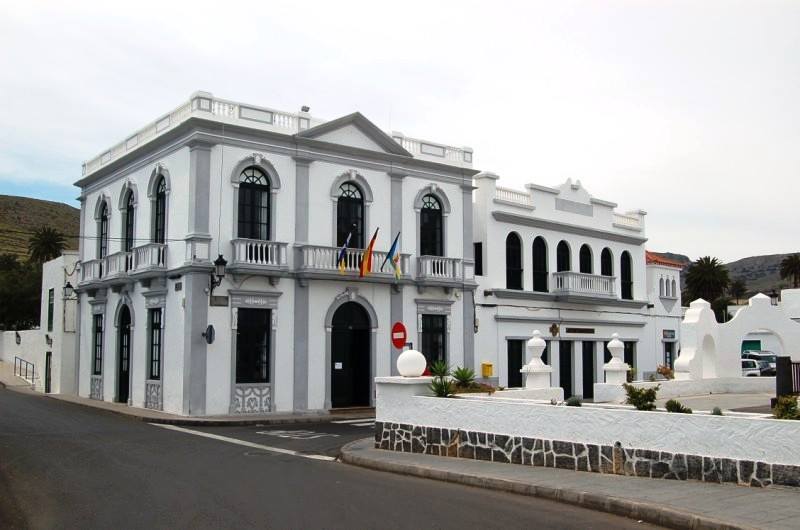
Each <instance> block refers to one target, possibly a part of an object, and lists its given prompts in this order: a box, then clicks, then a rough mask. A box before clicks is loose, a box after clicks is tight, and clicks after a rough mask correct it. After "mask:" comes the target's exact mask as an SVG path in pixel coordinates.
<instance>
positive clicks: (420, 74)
mask: <svg viewBox="0 0 800 530" xmlns="http://www.w3.org/2000/svg"><path fill="white" fill-rule="evenodd" d="M0 50H3V51H2V52H0V101H2V109H0V194H14V195H26V196H32V197H37V198H44V199H50V200H57V201H62V202H67V203H70V204H73V205H75V206H77V202H76V201H75V198H76V197H77V195H78V193H79V192H78V189H77V188H75V187H73V186H72V183H73V182H75V181H76V180H78V178H79V177H80V171H81V163H82V161H84V160H86V159H89V158H92V157H94V156H95V155H97V154H99V153H100V152H101V151H103V150H104V149H106V148H108V147H110V146H111V145H113V144H115V143H117V142H119V141H120V140H122V139H124V138H125V137H126V136H127V135H129V134H130V133H131V132H133V131H135V130H136V129H138V128H140V127H142V126H143V125H145V124H147V123H148V122H151V121H152V120H154V119H155V118H157V117H159V116H160V115H162V114H164V113H166V112H167V111H169V110H171V109H173V108H174V107H176V106H178V104H180V103H181V102H183V101H185V100H187V99H188V97H189V95H190V94H191V93H192V92H194V91H197V90H205V91H208V92H211V93H213V94H214V95H215V96H218V97H222V98H225V99H230V100H234V101H241V102H248V103H252V104H255V105H263V106H267V107H272V108H277V109H282V110H288V111H296V110H299V108H300V107H301V106H302V105H308V106H310V107H311V113H312V115H314V116H316V117H320V118H324V119H333V118H336V117H339V116H341V115H344V114H348V113H350V112H353V111H356V110H358V111H360V112H361V113H363V114H364V115H365V116H367V117H368V118H369V119H371V120H372V121H374V122H375V123H376V124H377V125H378V126H379V127H381V128H383V129H384V130H387V131H392V130H394V131H401V132H403V133H405V134H406V135H409V136H414V137H421V138H425V139H429V140H432V141H437V142H441V143H446V144H450V145H455V146H470V147H472V148H473V149H474V150H475V157H474V167H476V168H478V169H481V170H486V171H491V172H494V173H496V174H498V175H499V176H500V179H501V180H500V182H499V184H500V185H504V186H508V187H513V188H518V189H522V187H523V185H524V184H526V183H528V182H534V183H537V184H543V185H549V186H554V185H557V184H559V183H561V182H563V181H565V180H566V179H567V178H572V179H580V180H581V182H582V183H583V185H584V186H585V187H586V188H587V189H588V190H589V192H590V193H591V194H592V195H593V196H595V197H597V198H600V199H605V200H610V201H613V202H616V203H618V204H619V209H620V210H622V211H624V210H629V209H643V210H645V211H647V213H648V215H647V218H646V225H647V229H646V230H647V237H648V238H649V241H648V243H647V247H648V249H650V250H656V251H672V252H679V253H683V254H687V255H689V256H690V257H692V258H697V257H699V256H704V255H712V256H717V257H719V258H720V259H722V260H723V261H732V260H735V259H738V258H742V257H746V256H751V255H755V254H775V253H783V252H792V251H798V250H800V235H799V234H800V209H799V208H798V205H800V1H772V0H752V1H746V2H743V1H737V0H720V1H711V0H709V1H698V0H693V1H686V2H684V1H669V2H667V1H659V2H656V1H646V0H629V1H610V0H609V1H603V0H585V1H569V0H557V1H556V0H553V1H548V2H539V1H525V2H503V1H500V0H498V1H494V2H485V1H484V2H481V1H479V2H472V1H467V0H462V1H458V2H440V1H437V2H431V1H426V2H417V1H414V0H404V1H403V2H376V1H374V0H373V1H367V2H351V1H347V0H340V1H337V2H330V1H323V2H316V1H311V0H307V1H304V2H297V1H294V2H281V1H275V0H270V1H269V2H252V3H247V2H245V3H242V2H237V1H235V0H229V1H226V2H224V3H219V2H202V1H194V2H189V3H185V4H184V3H180V2H172V1H170V2H163V1H162V2H148V1H143V2H137V3H136V5H135V8H133V7H132V8H127V7H125V8H123V7H122V4H115V3H113V2H88V1H87V2H39V1H35V0H28V1H26V2H24V3H22V2H13V3H12V2H9V0H0Z"/></svg>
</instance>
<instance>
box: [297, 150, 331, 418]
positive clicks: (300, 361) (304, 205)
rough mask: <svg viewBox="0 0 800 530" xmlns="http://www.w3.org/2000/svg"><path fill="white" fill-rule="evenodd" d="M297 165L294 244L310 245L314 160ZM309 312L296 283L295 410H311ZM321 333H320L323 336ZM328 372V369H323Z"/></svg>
mask: <svg viewBox="0 0 800 530" xmlns="http://www.w3.org/2000/svg"><path fill="white" fill-rule="evenodd" d="M294 161H295V201H294V211H295V219H294V240H295V244H303V243H308V223H309V215H308V195H309V185H310V183H309V170H310V167H311V162H312V161H311V160H309V159H307V158H300V157H294ZM294 258H295V259H294V266H295V268H297V266H298V265H299V259H300V252H299V250H298V251H297V252H295V256H294ZM308 311H309V293H308V287H306V286H305V285H304V281H303V280H300V279H295V281H294V344H293V350H294V367H293V372H294V377H293V386H292V389H293V406H292V408H293V409H294V410H305V409H307V408H308V370H309V366H308V334H309V333H310V330H309V329H308V320H309V316H308ZM321 331H322V330H320V332H321ZM322 369H324V370H328V367H327V366H325V367H322Z"/></svg>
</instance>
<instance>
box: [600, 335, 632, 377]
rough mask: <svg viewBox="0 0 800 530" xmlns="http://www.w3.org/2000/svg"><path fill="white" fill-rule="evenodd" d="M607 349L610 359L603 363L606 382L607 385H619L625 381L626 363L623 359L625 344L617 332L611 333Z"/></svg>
mask: <svg viewBox="0 0 800 530" xmlns="http://www.w3.org/2000/svg"><path fill="white" fill-rule="evenodd" d="M608 350H609V351H610V352H611V356H612V357H611V360H610V361H609V362H607V363H606V364H604V365H603V370H605V373H606V383H607V384H609V385H621V384H623V383H626V382H627V380H628V379H627V373H628V365H627V364H625V361H624V359H623V355H624V350H625V345H624V344H622V341H621V340H619V334H617V333H614V334H613V335H611V342H609V343H608Z"/></svg>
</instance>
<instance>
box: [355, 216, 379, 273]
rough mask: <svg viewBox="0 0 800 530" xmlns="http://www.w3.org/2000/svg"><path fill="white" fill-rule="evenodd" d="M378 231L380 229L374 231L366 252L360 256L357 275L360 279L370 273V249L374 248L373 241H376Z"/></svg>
mask: <svg viewBox="0 0 800 530" xmlns="http://www.w3.org/2000/svg"><path fill="white" fill-rule="evenodd" d="M378 230H380V228H376V229H375V234H374V235H373V236H372V239H371V240H370V241H369V245H367V248H366V250H364V254H363V255H362V256H361V269H360V270H359V273H358V276H359V277H360V278H363V277H364V276H366V275H368V274H369V273H370V272H372V249H373V248H374V247H375V240H376V239H378Z"/></svg>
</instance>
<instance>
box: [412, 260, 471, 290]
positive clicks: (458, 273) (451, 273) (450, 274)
mask: <svg viewBox="0 0 800 530" xmlns="http://www.w3.org/2000/svg"><path fill="white" fill-rule="evenodd" d="M417 279H418V280H420V281H432V282H442V283H461V282H463V281H464V265H463V261H462V260H460V259H458V258H445V257H442V256H420V257H418V258H417Z"/></svg>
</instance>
